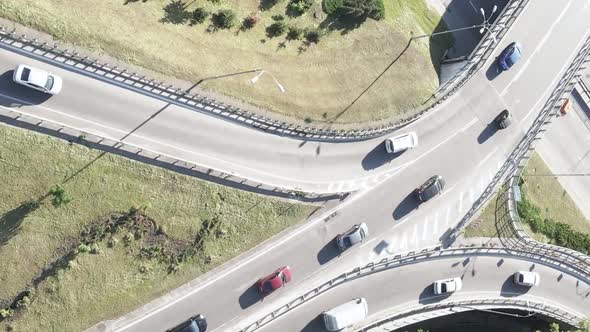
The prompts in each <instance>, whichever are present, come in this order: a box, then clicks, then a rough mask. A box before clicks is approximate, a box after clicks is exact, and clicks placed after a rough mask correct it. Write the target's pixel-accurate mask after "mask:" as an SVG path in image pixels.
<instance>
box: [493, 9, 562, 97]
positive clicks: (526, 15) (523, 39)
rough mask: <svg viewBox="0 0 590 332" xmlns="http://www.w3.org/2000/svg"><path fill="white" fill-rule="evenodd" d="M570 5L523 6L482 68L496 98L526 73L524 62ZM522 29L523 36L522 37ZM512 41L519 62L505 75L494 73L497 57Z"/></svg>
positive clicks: (496, 67) (503, 73) (498, 72)
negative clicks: (517, 44) (516, 44)
mask: <svg viewBox="0 0 590 332" xmlns="http://www.w3.org/2000/svg"><path fill="white" fill-rule="evenodd" d="M570 1H571V0H558V1H552V2H551V3H546V4H545V3H539V2H531V3H529V4H527V6H526V7H525V9H524V11H523V12H522V13H521V15H520V16H519V17H518V18H517V20H516V21H515V22H514V23H513V24H512V26H511V27H510V30H508V32H507V33H506V35H505V36H504V37H503V38H502V40H501V41H500V43H499V44H498V46H497V47H496V49H495V50H494V52H493V53H492V55H491V56H490V57H489V58H488V59H487V60H486V63H485V64H484V66H483V68H482V69H484V70H485V71H486V76H487V78H488V80H490V81H491V82H493V86H494V88H496V89H497V92H498V94H500V92H501V91H502V90H504V89H505V88H506V87H508V86H509V85H510V82H511V81H512V80H513V79H514V77H515V76H516V74H517V73H518V72H519V71H520V70H521V69H523V68H524V69H525V70H526V66H524V65H523V64H524V62H526V60H527V59H528V58H529V57H530V56H531V54H532V53H533V52H532V51H533V48H534V47H535V46H536V45H537V44H539V43H541V42H543V40H544V38H545V36H546V35H547V33H548V32H550V30H552V27H551V26H552V24H553V23H554V21H556V20H557V19H558V18H559V13H560V12H561V11H562V9H563V7H564V5H567V3H568V2H570ZM539 22H543V24H539ZM531 26H532V27H535V29H530V28H527V27H531ZM523 29H524V30H525V31H526V33H523V31H522V30H523ZM516 41H517V42H520V43H521V44H522V45H523V49H522V52H523V55H522V58H521V59H520V61H519V62H518V63H516V64H515V65H514V66H513V67H512V68H510V69H509V70H508V71H505V72H500V71H498V69H499V67H498V64H497V60H498V57H499V56H500V54H501V53H502V51H503V50H504V49H505V48H506V47H507V46H508V45H509V44H511V43H512V42H516ZM482 71H483V70H482Z"/></svg>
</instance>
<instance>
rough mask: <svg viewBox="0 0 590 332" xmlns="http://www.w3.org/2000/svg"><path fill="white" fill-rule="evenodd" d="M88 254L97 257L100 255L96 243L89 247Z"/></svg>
mask: <svg viewBox="0 0 590 332" xmlns="http://www.w3.org/2000/svg"><path fill="white" fill-rule="evenodd" d="M90 253H91V254H94V255H98V254H100V253H101V251H100V247H99V246H98V243H93V244H91V245H90Z"/></svg>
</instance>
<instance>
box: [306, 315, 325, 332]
mask: <svg viewBox="0 0 590 332" xmlns="http://www.w3.org/2000/svg"><path fill="white" fill-rule="evenodd" d="M318 331H325V329H324V323H323V322H322V314H319V315H317V316H315V317H314V318H313V319H312V320H310V321H309V323H307V324H305V326H304V327H303V328H302V329H301V332H318Z"/></svg>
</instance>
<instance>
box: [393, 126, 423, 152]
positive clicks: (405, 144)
mask: <svg viewBox="0 0 590 332" xmlns="http://www.w3.org/2000/svg"><path fill="white" fill-rule="evenodd" d="M416 145H418V135H416V133H415V132H413V131H412V132H409V133H406V134H403V135H399V136H395V137H390V138H388V139H386V140H385V150H387V153H398V152H402V151H405V150H408V149H412V148H413V147H415V146H416Z"/></svg>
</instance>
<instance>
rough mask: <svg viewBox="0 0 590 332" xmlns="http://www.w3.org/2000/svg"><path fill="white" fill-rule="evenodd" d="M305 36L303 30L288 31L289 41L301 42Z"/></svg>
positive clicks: (291, 28)
mask: <svg viewBox="0 0 590 332" xmlns="http://www.w3.org/2000/svg"><path fill="white" fill-rule="evenodd" d="M302 35H303V29H301V28H298V27H289V30H288V31H287V40H299V39H301V36H302Z"/></svg>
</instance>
